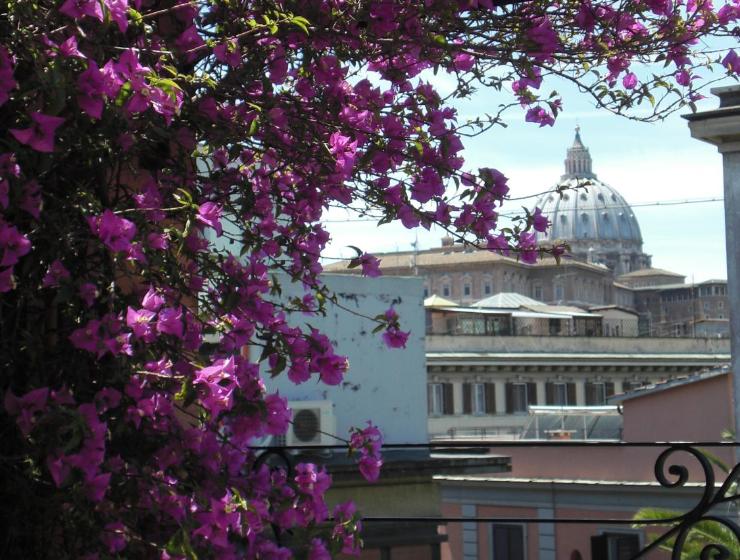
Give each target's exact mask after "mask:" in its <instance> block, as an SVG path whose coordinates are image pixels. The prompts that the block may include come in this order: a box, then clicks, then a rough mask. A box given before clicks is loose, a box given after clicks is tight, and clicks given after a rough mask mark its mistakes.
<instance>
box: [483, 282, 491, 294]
mask: <svg viewBox="0 0 740 560" xmlns="http://www.w3.org/2000/svg"><path fill="white" fill-rule="evenodd" d="M492 293H493V287H492V286H491V283H490V282H486V283H485V284H483V294H484V295H487V296H490V295H491V294H492Z"/></svg>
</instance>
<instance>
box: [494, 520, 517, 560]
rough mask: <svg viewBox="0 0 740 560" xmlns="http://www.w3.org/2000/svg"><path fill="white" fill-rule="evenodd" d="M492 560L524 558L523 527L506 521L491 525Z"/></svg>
mask: <svg viewBox="0 0 740 560" xmlns="http://www.w3.org/2000/svg"><path fill="white" fill-rule="evenodd" d="M491 551H492V552H493V555H492V558H493V560H524V558H525V555H524V527H523V526H522V525H510V524H507V523H494V524H492V525H491Z"/></svg>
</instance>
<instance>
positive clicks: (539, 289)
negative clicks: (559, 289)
mask: <svg viewBox="0 0 740 560" xmlns="http://www.w3.org/2000/svg"><path fill="white" fill-rule="evenodd" d="M534 299H536V300H538V301H542V286H535V287H534Z"/></svg>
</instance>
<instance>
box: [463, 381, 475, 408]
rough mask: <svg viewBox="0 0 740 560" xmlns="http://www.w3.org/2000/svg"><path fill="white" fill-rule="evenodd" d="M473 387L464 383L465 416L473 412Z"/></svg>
mask: <svg viewBox="0 0 740 560" xmlns="http://www.w3.org/2000/svg"><path fill="white" fill-rule="evenodd" d="M472 388H473V386H472V385H471V384H470V383H463V386H462V389H463V414H471V413H472V412H473V404H472V402H471V400H472V399H471V395H470V393H471V392H472Z"/></svg>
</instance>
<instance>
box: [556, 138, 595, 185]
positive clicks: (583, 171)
mask: <svg viewBox="0 0 740 560" xmlns="http://www.w3.org/2000/svg"><path fill="white" fill-rule="evenodd" d="M595 178H596V174H595V173H594V172H593V171H592V170H591V154H589V152H588V148H587V147H586V146H584V145H583V141H582V140H581V127H580V126H576V137H575V138H574V139H573V145H572V146H571V147H570V148H568V154H567V156H566V158H565V174H564V175H563V176H562V177H561V179H563V180H565V179H595Z"/></svg>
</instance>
